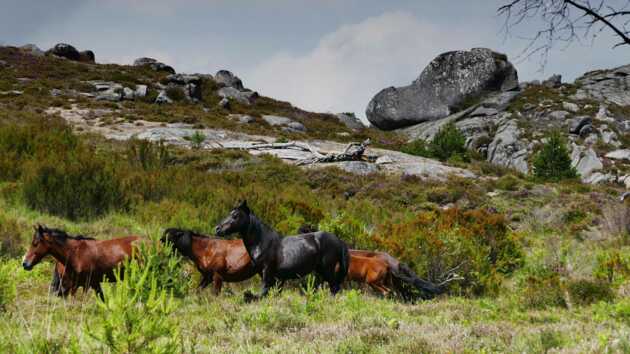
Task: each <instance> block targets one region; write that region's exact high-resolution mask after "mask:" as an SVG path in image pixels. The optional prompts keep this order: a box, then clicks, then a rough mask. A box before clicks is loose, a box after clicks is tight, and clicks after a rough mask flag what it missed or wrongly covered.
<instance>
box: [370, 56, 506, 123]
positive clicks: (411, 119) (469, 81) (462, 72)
mask: <svg viewBox="0 0 630 354" xmlns="http://www.w3.org/2000/svg"><path fill="white" fill-rule="evenodd" d="M516 89H518V74H517V72H516V69H515V68H514V66H513V65H512V63H510V62H509V61H508V59H507V56H505V55H504V54H500V53H496V52H494V51H492V50H490V49H485V48H475V49H472V50H470V51H454V52H447V53H443V54H441V55H439V56H438V57H437V58H435V59H434V60H433V61H432V62H431V63H430V64H429V65H428V66H427V67H426V68H425V69H424V70H423V71H422V73H421V74H420V77H418V78H417V79H416V80H415V81H414V82H413V83H412V84H411V85H409V86H405V87H389V88H386V89H384V90H382V91H381V92H379V93H378V94H377V95H376V96H374V98H373V99H372V101H370V103H369V105H368V107H367V110H366V115H367V118H368V120H369V121H370V122H371V123H372V124H373V125H375V126H376V127H378V128H380V129H384V130H392V129H396V128H402V127H406V126H410V125H414V124H418V123H422V122H426V121H433V120H437V119H441V118H444V117H447V116H449V115H450V114H452V113H454V112H457V111H458V110H459V109H460V108H461V107H462V106H465V105H466V103H467V102H472V101H475V100H477V99H478V98H479V97H481V96H484V95H486V94H487V93H490V92H496V91H510V90H516Z"/></svg>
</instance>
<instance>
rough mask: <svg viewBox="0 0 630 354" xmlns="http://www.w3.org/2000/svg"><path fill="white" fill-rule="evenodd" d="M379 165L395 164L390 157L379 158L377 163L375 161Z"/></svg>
mask: <svg viewBox="0 0 630 354" xmlns="http://www.w3.org/2000/svg"><path fill="white" fill-rule="evenodd" d="M374 163H375V164H377V165H387V164H392V163H394V160H393V159H392V158H391V157H389V156H388V155H383V156H379V157H378V158H377V159H376V161H374Z"/></svg>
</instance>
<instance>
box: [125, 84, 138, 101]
mask: <svg viewBox="0 0 630 354" xmlns="http://www.w3.org/2000/svg"><path fill="white" fill-rule="evenodd" d="M135 98H136V93H135V91H134V90H132V89H130V88H129V87H124V88H123V91H122V99H123V100H130V101H131V100H133V99H135Z"/></svg>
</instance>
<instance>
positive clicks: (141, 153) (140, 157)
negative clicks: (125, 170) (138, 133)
mask: <svg viewBox="0 0 630 354" xmlns="http://www.w3.org/2000/svg"><path fill="white" fill-rule="evenodd" d="M128 159H129V162H130V163H131V164H132V165H135V166H140V167H142V169H143V170H145V171H151V170H157V169H162V168H165V167H166V166H168V165H169V164H170V163H171V161H172V157H171V155H170V152H169V150H168V147H167V146H166V144H164V143H162V142H159V143H151V142H149V141H146V140H135V139H133V140H130V141H129V143H128Z"/></svg>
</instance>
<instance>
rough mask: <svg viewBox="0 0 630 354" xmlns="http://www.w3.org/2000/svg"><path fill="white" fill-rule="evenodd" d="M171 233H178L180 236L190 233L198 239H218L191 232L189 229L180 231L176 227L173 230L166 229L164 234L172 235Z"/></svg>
mask: <svg viewBox="0 0 630 354" xmlns="http://www.w3.org/2000/svg"><path fill="white" fill-rule="evenodd" d="M171 233H178V234H179V233H182V234H184V233H188V234H190V235H191V236H194V237H198V238H207V239H216V237H210V236H208V235H204V234H200V233H198V232H196V231H193V230H189V229H179V228H176V227H172V228H169V229H166V230H165V231H164V234H171Z"/></svg>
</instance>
